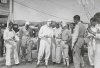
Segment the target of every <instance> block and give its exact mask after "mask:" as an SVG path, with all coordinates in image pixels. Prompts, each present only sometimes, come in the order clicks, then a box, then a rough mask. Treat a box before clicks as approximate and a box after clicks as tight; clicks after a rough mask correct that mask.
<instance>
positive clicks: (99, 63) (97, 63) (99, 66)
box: [94, 24, 100, 68]
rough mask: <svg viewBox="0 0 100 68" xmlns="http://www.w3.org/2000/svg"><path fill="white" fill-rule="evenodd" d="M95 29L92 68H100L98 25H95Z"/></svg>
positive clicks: (99, 34) (99, 32)
mask: <svg viewBox="0 0 100 68" xmlns="http://www.w3.org/2000/svg"><path fill="white" fill-rule="evenodd" d="M95 27H96V50H95V60H94V68H100V24H97V25H96V26H95Z"/></svg>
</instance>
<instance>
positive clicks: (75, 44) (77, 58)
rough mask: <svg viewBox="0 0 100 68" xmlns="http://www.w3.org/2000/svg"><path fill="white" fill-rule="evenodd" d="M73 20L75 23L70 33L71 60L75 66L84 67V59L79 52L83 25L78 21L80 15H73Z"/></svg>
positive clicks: (83, 29)
mask: <svg viewBox="0 0 100 68" xmlns="http://www.w3.org/2000/svg"><path fill="white" fill-rule="evenodd" d="M73 19H74V22H75V23H76V25H75V28H74V32H73V34H72V50H73V62H74V66H75V68H80V67H81V66H82V67H84V61H83V57H82V54H81V48H82V46H83V45H84V34H85V30H86V29H85V26H84V25H83V24H82V22H81V21H80V16H79V15H75V16H74V17H73Z"/></svg>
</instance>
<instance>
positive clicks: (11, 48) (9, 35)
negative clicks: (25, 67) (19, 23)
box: [4, 22, 19, 68]
mask: <svg viewBox="0 0 100 68" xmlns="http://www.w3.org/2000/svg"><path fill="white" fill-rule="evenodd" d="M12 27H13V24H12V22H10V23H9V24H8V28H7V29H6V30H5V31H4V41H5V47H6V66H8V68H11V65H12V64H11V59H12V57H14V60H15V64H19V58H18V52H17V41H18V39H16V36H15V32H14V31H13V29H12Z"/></svg>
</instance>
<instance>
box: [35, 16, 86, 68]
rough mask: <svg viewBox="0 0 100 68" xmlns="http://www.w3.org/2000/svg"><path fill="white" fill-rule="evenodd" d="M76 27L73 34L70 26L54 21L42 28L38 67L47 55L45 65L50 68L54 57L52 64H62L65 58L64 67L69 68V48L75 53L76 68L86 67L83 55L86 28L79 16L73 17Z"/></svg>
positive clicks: (48, 22)
mask: <svg viewBox="0 0 100 68" xmlns="http://www.w3.org/2000/svg"><path fill="white" fill-rule="evenodd" d="M73 19H74V23H75V27H74V29H73V33H71V32H72V30H71V28H70V26H69V25H68V24H62V25H61V24H57V23H54V22H53V21H52V20H48V21H47V24H45V25H44V26H42V27H41V28H40V31H39V35H38V36H39V38H41V40H40V47H39V52H38V62H37V67H38V66H39V64H40V60H41V59H42V57H43V56H44V53H45V65H46V67H48V60H49V57H50V55H51V56H52V57H51V58H52V62H53V63H54V64H55V63H61V59H62V58H63V65H64V66H68V67H69V54H68V52H69V47H71V49H72V51H73V53H72V54H73V62H74V65H75V68H80V65H81V66H82V67H84V61H83V57H82V54H81V48H82V46H83V45H84V35H85V33H86V28H85V26H84V24H83V23H82V21H81V20H80V16H79V15H75V16H74V17H73Z"/></svg>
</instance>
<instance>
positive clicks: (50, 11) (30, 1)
mask: <svg viewBox="0 0 100 68" xmlns="http://www.w3.org/2000/svg"><path fill="white" fill-rule="evenodd" d="M84 5H85V8H84V7H83V6H84ZM99 6H100V0H86V1H85V0H82V2H81V0H14V19H15V20H25V21H32V22H40V21H47V20H48V19H52V20H55V21H64V22H72V21H73V16H74V15H80V17H81V20H82V21H84V22H86V23H87V22H89V19H90V18H91V17H93V15H94V14H95V13H96V12H99V11H100V7H99Z"/></svg>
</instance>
